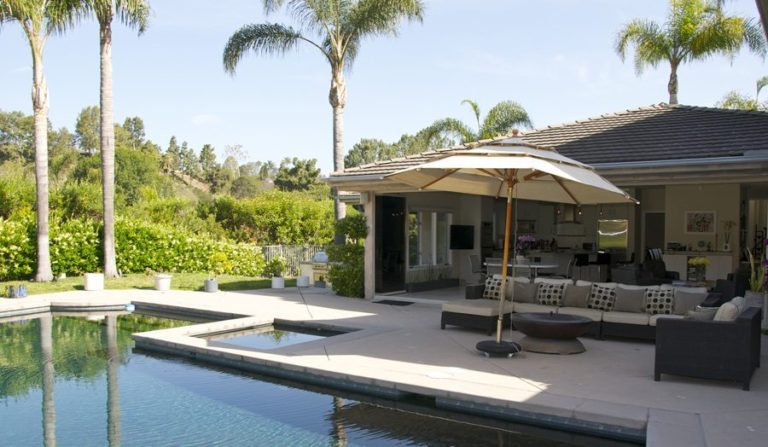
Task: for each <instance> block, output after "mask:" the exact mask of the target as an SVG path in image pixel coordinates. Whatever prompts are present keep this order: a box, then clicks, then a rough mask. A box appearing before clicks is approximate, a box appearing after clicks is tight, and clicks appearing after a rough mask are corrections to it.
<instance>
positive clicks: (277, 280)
mask: <svg viewBox="0 0 768 447" xmlns="http://www.w3.org/2000/svg"><path fill="white" fill-rule="evenodd" d="M272 288H273V289H284V288H285V278H283V277H282V276H273V277H272Z"/></svg>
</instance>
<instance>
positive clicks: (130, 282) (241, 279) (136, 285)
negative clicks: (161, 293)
mask: <svg viewBox="0 0 768 447" xmlns="http://www.w3.org/2000/svg"><path fill="white" fill-rule="evenodd" d="M207 278H208V275H207V274H206V273H173V279H172V280H171V289H175V290H203V281H204V280H205V279H207ZM216 279H218V281H219V290H252V289H268V288H270V287H271V286H272V284H271V280H270V279H264V278H254V277H251V276H233V275H220V276H218V277H217V278H216ZM83 282H84V281H83V277H82V276H73V277H70V278H65V279H62V280H59V281H53V282H48V283H38V282H32V281H6V282H0V297H6V296H7V290H8V286H18V285H19V284H25V285H26V286H27V292H28V293H29V294H30V295H35V294H40V293H51V292H68V291H70V290H83ZM104 282H105V284H104V287H105V288H107V289H154V288H155V277H154V276H153V275H146V274H144V273H132V274H129V275H125V276H123V277H120V278H107V279H105V281H104ZM295 285H296V280H295V279H287V278H286V280H285V286H286V287H292V286H295Z"/></svg>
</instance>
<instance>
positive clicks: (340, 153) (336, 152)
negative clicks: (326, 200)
mask: <svg viewBox="0 0 768 447" xmlns="http://www.w3.org/2000/svg"><path fill="white" fill-rule="evenodd" d="M328 99H329V101H330V103H331V107H333V170H334V172H338V171H343V170H344V106H345V105H346V102H347V83H346V81H345V80H344V71H343V67H337V66H332V67H331V91H330V94H329V95H328ZM333 203H334V212H335V214H336V220H340V219H343V218H344V217H345V216H346V215H347V209H346V206H345V205H344V204H343V203H341V201H340V200H339V190H338V188H334V189H333Z"/></svg>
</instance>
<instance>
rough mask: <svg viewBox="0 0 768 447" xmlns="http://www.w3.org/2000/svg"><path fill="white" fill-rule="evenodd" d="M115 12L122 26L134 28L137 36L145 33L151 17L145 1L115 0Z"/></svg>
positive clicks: (147, 3) (150, 11)
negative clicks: (137, 33)
mask: <svg viewBox="0 0 768 447" xmlns="http://www.w3.org/2000/svg"><path fill="white" fill-rule="evenodd" d="M110 1H111V0H110ZM115 12H116V14H117V17H118V18H119V19H120V22H122V23H123V25H125V26H127V27H129V28H135V29H136V30H138V32H139V35H141V34H142V33H144V31H146V29H147V25H148V24H149V18H150V17H151V15H152V9H151V8H150V6H149V2H148V1H147V0H116V1H115Z"/></svg>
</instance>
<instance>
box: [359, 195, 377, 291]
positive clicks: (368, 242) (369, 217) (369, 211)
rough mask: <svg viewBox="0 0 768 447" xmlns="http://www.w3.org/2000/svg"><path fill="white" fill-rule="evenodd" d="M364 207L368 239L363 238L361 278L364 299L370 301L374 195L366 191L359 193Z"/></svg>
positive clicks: (373, 275) (373, 279)
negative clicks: (363, 249) (362, 273)
mask: <svg viewBox="0 0 768 447" xmlns="http://www.w3.org/2000/svg"><path fill="white" fill-rule="evenodd" d="M360 197H361V198H365V200H363V206H364V207H365V219H366V221H367V222H368V237H366V238H365V243H364V245H365V253H364V255H363V262H364V266H365V269H364V270H365V273H364V278H363V281H364V282H363V284H364V290H365V299H366V300H372V299H373V297H374V295H375V294H376V193H375V192H373V191H368V192H365V193H360Z"/></svg>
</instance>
